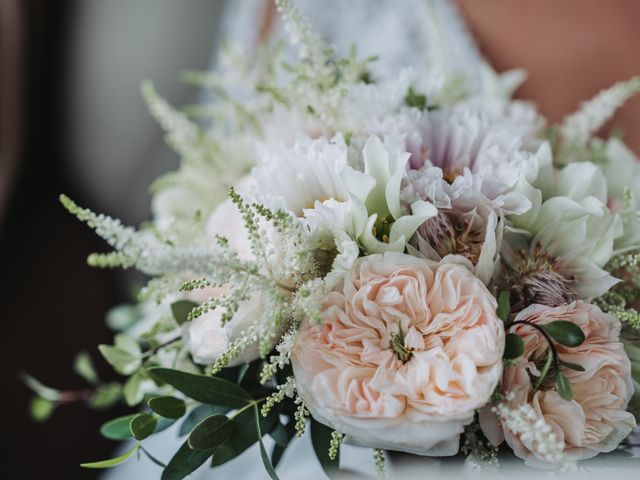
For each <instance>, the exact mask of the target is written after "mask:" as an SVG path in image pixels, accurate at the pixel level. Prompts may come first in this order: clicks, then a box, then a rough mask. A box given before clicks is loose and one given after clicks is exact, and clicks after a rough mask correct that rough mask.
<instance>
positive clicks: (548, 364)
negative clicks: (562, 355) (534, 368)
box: [534, 350, 553, 390]
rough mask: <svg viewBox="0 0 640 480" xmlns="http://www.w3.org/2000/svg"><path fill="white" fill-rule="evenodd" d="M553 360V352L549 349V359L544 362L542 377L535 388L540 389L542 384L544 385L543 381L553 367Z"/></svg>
mask: <svg viewBox="0 0 640 480" xmlns="http://www.w3.org/2000/svg"><path fill="white" fill-rule="evenodd" d="M552 361H553V353H551V350H549V351H548V352H547V360H546V362H544V366H543V367H542V370H541V371H540V378H539V379H538V381H537V382H536V386H535V388H534V390H538V388H540V385H542V382H544V379H545V378H547V374H548V373H549V368H551V362H552Z"/></svg>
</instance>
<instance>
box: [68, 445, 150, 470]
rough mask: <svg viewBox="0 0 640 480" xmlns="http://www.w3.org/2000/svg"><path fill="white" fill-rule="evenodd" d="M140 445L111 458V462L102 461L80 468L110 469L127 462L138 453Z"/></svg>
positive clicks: (83, 465) (86, 464) (85, 464)
mask: <svg viewBox="0 0 640 480" xmlns="http://www.w3.org/2000/svg"><path fill="white" fill-rule="evenodd" d="M139 448H140V444H139V443H138V444H136V445H135V446H134V447H133V448H132V449H131V450H129V451H128V452H126V453H124V454H122V455H120V456H119V457H116V458H112V459H111V460H102V461H100V462H91V463H83V464H81V465H80V466H81V467H84V468H111V467H115V466H116V465H120V464H121V463H123V462H125V461H126V460H128V459H129V458H130V457H131V456H132V455H133V454H134V453H136V452H137V451H138V449H139Z"/></svg>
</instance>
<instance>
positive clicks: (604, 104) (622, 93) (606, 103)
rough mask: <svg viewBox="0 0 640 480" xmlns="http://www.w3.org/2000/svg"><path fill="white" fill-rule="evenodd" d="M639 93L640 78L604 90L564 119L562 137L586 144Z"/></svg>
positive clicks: (561, 129) (561, 130)
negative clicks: (617, 111)
mask: <svg viewBox="0 0 640 480" xmlns="http://www.w3.org/2000/svg"><path fill="white" fill-rule="evenodd" d="M638 92H640V77H633V78H632V79H631V80H628V81H626V82H618V83H616V84H615V85H613V86H612V87H610V88H608V89H606V90H602V91H601V92H600V93H598V94H597V95H596V96H595V97H594V98H592V99H591V100H589V101H587V102H584V103H583V104H582V105H581V107H580V109H579V110H578V111H577V112H575V113H573V114H571V115H569V116H567V117H566V118H565V119H564V121H563V122H562V125H561V127H560V135H561V136H562V138H563V139H565V140H567V141H570V142H573V143H576V144H585V143H586V142H587V141H588V140H589V138H591V136H592V135H593V134H594V133H595V132H596V131H597V130H598V129H599V128H600V127H602V126H603V125H604V124H605V123H606V122H607V120H609V119H610V118H611V117H612V116H613V114H614V113H615V111H616V110H617V109H618V108H620V107H621V106H622V105H623V104H624V103H625V102H626V101H627V100H629V99H630V98H631V97H632V96H634V95H635V94H636V93H638Z"/></svg>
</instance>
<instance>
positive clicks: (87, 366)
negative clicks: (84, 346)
mask: <svg viewBox="0 0 640 480" xmlns="http://www.w3.org/2000/svg"><path fill="white" fill-rule="evenodd" d="M73 370H74V371H75V372H76V373H77V374H78V375H80V376H81V377H82V378H84V379H85V380H86V381H87V382H88V383H89V384H91V385H97V384H98V383H100V379H99V378H98V373H97V372H96V368H95V366H94V365H93V361H92V360H91V357H90V356H89V354H88V353H87V352H85V351H81V352H78V354H77V355H76V358H75V360H74V362H73Z"/></svg>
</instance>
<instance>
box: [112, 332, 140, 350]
mask: <svg viewBox="0 0 640 480" xmlns="http://www.w3.org/2000/svg"><path fill="white" fill-rule="evenodd" d="M114 345H115V347H116V348H119V349H120V350H123V351H125V352H129V353H130V354H132V355H135V356H140V355H142V349H141V348H140V344H138V341H137V340H136V339H135V338H133V337H131V336H129V335H126V334H124V333H119V334H117V335H116V336H115V337H114Z"/></svg>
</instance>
